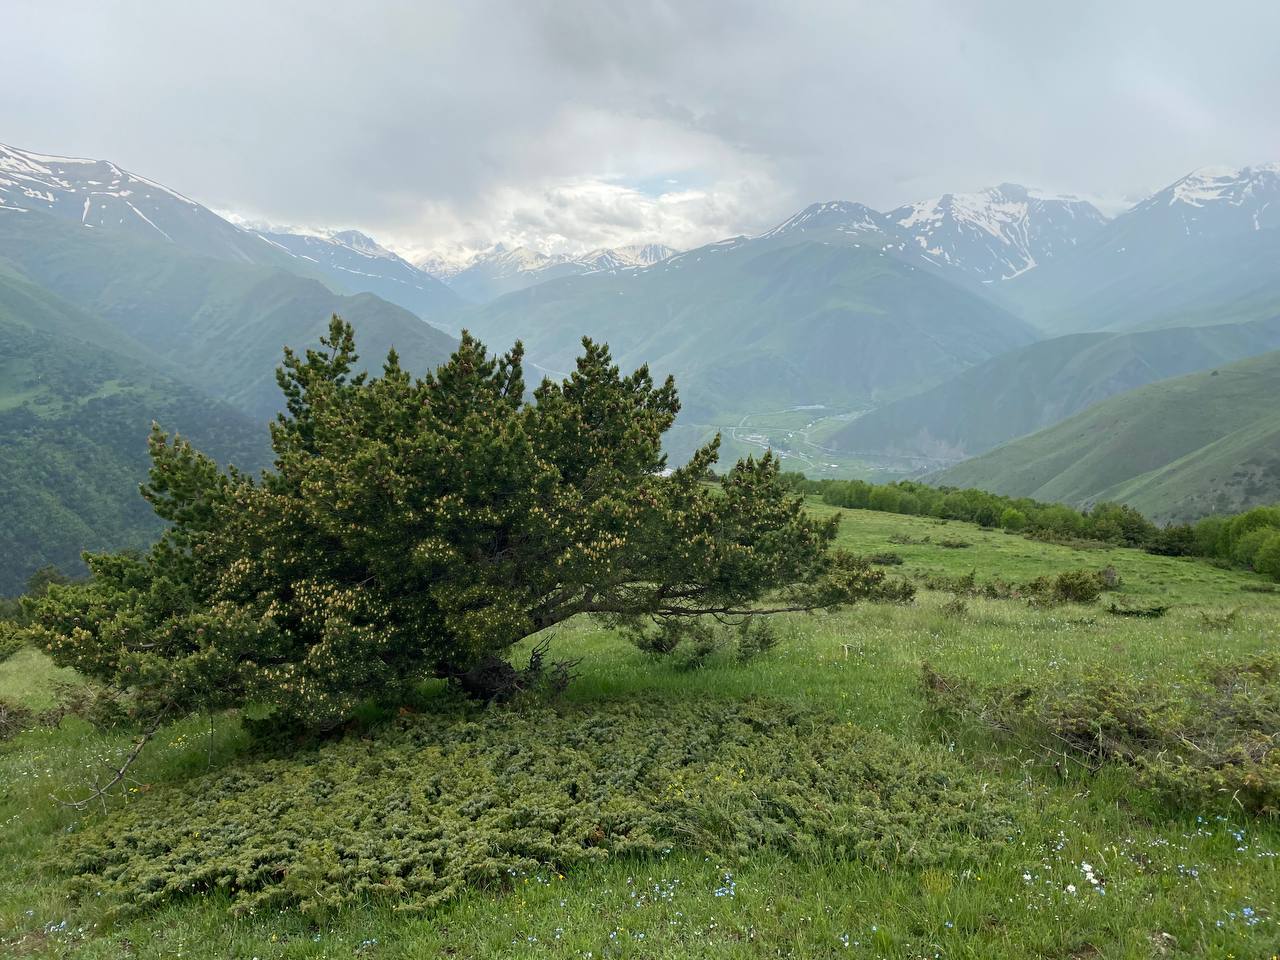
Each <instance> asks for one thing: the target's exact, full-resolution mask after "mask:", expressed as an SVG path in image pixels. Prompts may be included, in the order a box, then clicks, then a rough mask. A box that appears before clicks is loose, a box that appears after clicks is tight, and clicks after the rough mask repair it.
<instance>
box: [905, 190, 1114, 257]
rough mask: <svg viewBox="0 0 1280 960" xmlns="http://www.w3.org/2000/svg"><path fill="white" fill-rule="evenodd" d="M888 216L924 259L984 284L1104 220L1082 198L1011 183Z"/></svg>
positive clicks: (1054, 249)
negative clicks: (969, 275)
mask: <svg viewBox="0 0 1280 960" xmlns="http://www.w3.org/2000/svg"><path fill="white" fill-rule="evenodd" d="M888 218H889V220H890V221H891V222H892V223H893V225H894V226H896V227H897V228H898V229H899V230H902V231H904V232H905V233H907V234H908V235H909V236H910V237H911V238H912V241H913V242H914V243H915V244H916V245H917V246H918V247H919V248H920V250H921V251H922V253H923V254H924V255H925V256H926V257H927V258H928V259H930V260H933V261H934V262H935V263H943V264H947V265H950V266H955V267H960V268H961V269H964V270H966V271H967V272H970V273H974V274H977V275H978V276H979V277H980V278H981V279H982V280H984V281H992V280H1008V279H1012V278H1013V277H1016V276H1018V275H1019V274H1021V273H1025V272H1026V271H1028V270H1030V269H1032V268H1033V267H1035V266H1036V264H1037V263H1039V262H1040V261H1041V260H1043V259H1045V258H1046V257H1051V256H1053V255H1055V254H1056V253H1059V252H1061V251H1062V250H1063V249H1065V248H1068V247H1072V246H1075V245H1077V244H1078V243H1079V242H1080V241H1081V240H1082V239H1084V238H1085V237H1087V236H1090V235H1092V234H1093V233H1095V232H1096V231H1098V230H1100V229H1101V228H1102V227H1103V226H1104V225H1105V224H1106V222H1107V218H1106V217H1105V216H1103V215H1102V213H1101V212H1099V210H1098V209H1097V208H1096V207H1094V206H1093V205H1092V204H1091V203H1089V202H1087V201H1085V200H1081V199H1079V198H1077V197H1073V196H1057V195H1053V194H1045V193H1040V192H1038V191H1033V190H1029V189H1027V188H1026V187H1024V186H1021V185H1020V184H1016V183H1002V184H999V185H998V186H994V187H988V188H987V189H986V190H981V191H978V192H976V193H947V194H943V195H942V196H941V197H936V198H934V199H931V200H921V201H918V202H916V203H912V204H907V205H906V206H903V207H899V208H898V209H896V210H893V211H891V212H890V213H889V214H888Z"/></svg>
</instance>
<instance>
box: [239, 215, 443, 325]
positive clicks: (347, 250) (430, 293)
mask: <svg viewBox="0 0 1280 960" xmlns="http://www.w3.org/2000/svg"><path fill="white" fill-rule="evenodd" d="M254 233H256V234H257V235H258V236H260V237H262V238H263V239H264V240H266V241H267V242H269V243H272V244H274V245H276V246H278V247H280V249H282V250H284V251H285V252H287V253H288V254H290V255H291V256H294V257H299V258H301V259H303V260H307V261H309V262H311V263H313V264H315V265H316V267H318V268H319V269H321V270H323V271H324V272H325V273H326V274H327V275H329V276H331V277H333V278H334V280H336V281H337V282H338V283H339V284H341V285H342V286H344V287H348V288H351V289H353V290H357V291H359V292H362V293H373V294H376V295H377V296H380V297H382V298H383V299H384V300H388V301H390V302H391V303H395V304H398V305H400V306H402V307H404V308H405V309H406V310H409V311H411V312H413V313H416V314H417V315H418V316H419V317H422V318H423V319H438V318H441V317H443V316H445V315H447V314H448V313H450V312H452V311H454V310H456V309H458V308H459V307H461V306H462V300H461V299H460V298H459V297H458V296H457V294H455V293H454V292H453V291H452V290H450V289H449V288H448V287H447V286H446V285H445V284H443V283H441V282H440V281H439V280H437V279H436V278H435V277H432V276H431V275H430V274H428V273H426V272H424V271H422V270H420V269H418V268H417V267H415V266H414V265H413V264H411V263H410V262H409V261H407V260H405V259H404V258H403V257H401V256H399V255H398V254H396V253H393V252H392V251H390V250H388V249H387V248H386V247H384V246H382V244H380V243H378V241H376V240H374V239H373V238H372V237H370V236H368V235H367V234H364V233H361V232H360V231H358V230H335V231H328V232H324V233H320V232H314V233H296V232H288V231H283V230H272V229H255V230H254Z"/></svg>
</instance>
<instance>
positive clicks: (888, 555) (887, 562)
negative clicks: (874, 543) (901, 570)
mask: <svg viewBox="0 0 1280 960" xmlns="http://www.w3.org/2000/svg"><path fill="white" fill-rule="evenodd" d="M866 561H867V563H871V564H875V565H876V566H878V567H900V566H902V562H903V560H902V554H900V553H892V552H889V551H886V552H884V553H872V554H869V555H868V556H867V557H866Z"/></svg>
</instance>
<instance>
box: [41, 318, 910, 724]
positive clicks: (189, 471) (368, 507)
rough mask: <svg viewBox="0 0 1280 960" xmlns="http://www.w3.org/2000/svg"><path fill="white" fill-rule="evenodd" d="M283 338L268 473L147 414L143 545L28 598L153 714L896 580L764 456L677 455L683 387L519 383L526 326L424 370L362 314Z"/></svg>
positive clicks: (421, 673)
mask: <svg viewBox="0 0 1280 960" xmlns="http://www.w3.org/2000/svg"><path fill="white" fill-rule="evenodd" d="M321 342H322V349H319V350H307V351H306V352H305V355H304V356H298V355H296V354H295V353H294V352H293V351H290V350H287V349H286V351H285V359H284V365H283V367H282V368H281V369H280V371H279V372H278V374H277V378H278V380H279V383H280V387H281V389H282V391H283V393H284V399H285V412H284V413H282V414H280V415H279V417H278V418H277V420H276V422H275V423H273V424H272V426H271V438H272V446H273V449H274V452H275V463H274V468H273V469H270V470H268V471H266V472H265V473H264V474H263V475H262V476H261V477H251V476H248V475H245V474H243V473H241V472H238V471H237V470H235V468H234V467H230V468H227V469H222V468H220V467H219V466H218V465H217V464H216V463H214V462H213V461H212V460H211V459H209V458H208V457H206V456H204V455H202V454H201V453H199V452H197V451H196V450H194V449H193V448H192V447H191V445H190V444H189V443H187V442H186V441H185V440H183V439H182V438H181V437H178V436H176V435H175V436H173V437H168V436H166V435H165V434H164V433H162V432H161V431H160V430H159V428H153V431H152V435H151V438H150V449H151V458H152V468H151V473H150V478H149V481H148V482H147V483H146V484H144V485H143V488H142V494H143V496H144V497H145V498H146V499H147V500H148V501H149V502H150V503H151V504H152V506H153V507H154V509H155V511H156V513H157V514H158V515H159V516H160V517H161V518H163V519H164V520H166V521H168V523H169V527H168V529H167V531H166V532H165V533H164V534H163V536H162V537H161V539H160V540H159V541H158V542H157V543H156V545H155V546H154V547H153V548H152V549H151V550H150V551H149V552H148V553H146V554H145V555H137V554H118V555H94V556H90V557H87V558H86V559H87V560H88V562H89V565H90V569H91V570H92V574H93V575H92V578H91V579H90V580H89V581H88V582H87V583H85V584H72V585H67V586H57V585H55V586H53V587H51V588H50V590H49V592H48V595H47V597H46V598H45V599H44V600H42V601H40V602H39V604H38V605H37V609H36V610H35V621H36V624H37V626H36V628H35V629H36V631H37V633H38V636H39V640H40V642H41V643H42V645H44V646H46V648H47V649H48V650H49V651H50V652H51V654H52V656H53V657H54V659H55V660H56V661H57V662H58V663H60V664H64V665H67V666H71V667H74V668H76V669H77V670H80V671H81V672H82V673H85V674H87V675H89V676H92V677H95V678H97V679H99V680H102V681H104V682H106V683H108V684H110V685H112V686H114V687H117V688H124V689H128V690H129V691H130V692H131V695H132V698H133V700H134V702H135V703H136V704H137V706H138V708H139V710H140V711H141V712H142V713H144V714H147V715H150V716H153V717H159V716H174V715H181V714H185V713H188V712H191V711H193V710H199V709H216V708H223V707H230V706H241V705H245V704H250V703H253V704H264V705H267V706H269V707H270V708H272V709H273V711H274V714H275V715H276V716H278V717H280V718H281V719H282V720H285V721H289V722H293V723H298V724H301V725H304V726H307V727H312V728H324V727H328V726H332V725H334V724H337V723H340V722H341V721H342V720H344V719H346V718H347V717H349V716H350V715H351V713H352V711H353V709H354V708H355V707H356V706H357V705H358V704H359V703H361V702H363V701H366V700H368V699H369V698H371V697H372V698H379V699H382V700H391V701H394V700H395V698H397V697H398V696H400V695H401V694H402V693H403V692H404V691H405V690H406V688H407V687H409V686H411V685H413V684H417V683H420V682H421V681H422V680H424V679H426V678H429V677H456V676H458V675H459V674H460V672H461V671H464V670H467V669H469V668H471V667H473V666H474V665H476V664H477V663H479V662H481V661H484V660H485V659H486V658H492V657H495V656H501V655H502V654H503V653H504V652H505V651H507V650H508V648H510V647H511V645H512V644H514V643H516V642H517V641H519V640H520V639H522V638H524V637H527V636H529V635H530V634H533V633H536V632H538V631H540V630H543V629H545V628H547V627H549V626H552V625H554V624H557V623H560V622H562V621H564V620H566V619H568V618H569V617H573V616H575V615H578V614H591V615H597V616H600V617H604V618H607V619H609V620H610V621H611V622H615V623H620V624H623V625H625V626H629V627H630V628H632V629H640V630H643V629H650V630H674V629H678V627H679V625H680V624H682V623H687V622H690V621H693V620H696V619H697V618H704V617H708V616H718V617H722V618H742V617H751V616H762V615H767V614H769V613H776V612H781V611H792V610H815V609H819V608H829V607H835V606H839V605H842V604H846V603H849V602H852V601H855V600H858V599H861V598H866V597H876V596H882V595H886V594H888V593H891V592H892V590H891V588H890V585H889V584H887V583H885V582H884V581H883V574H881V573H880V572H879V571H877V570H875V569H873V568H871V567H869V566H867V565H866V564H865V563H863V562H862V561H859V560H857V559H855V558H853V557H850V556H848V555H846V554H843V553H841V552H839V551H837V550H834V549H833V548H832V541H833V538H834V536H835V531H836V522H835V520H834V519H831V520H819V519H815V518H813V517H811V516H809V515H808V514H807V513H806V512H805V510H804V508H803V506H802V502H801V499H800V498H799V497H798V496H795V495H793V494H791V493H789V492H788V491H787V490H786V488H785V487H784V485H783V484H782V483H781V482H780V479H779V471H778V462H777V461H776V459H775V458H774V457H773V456H772V455H771V454H765V455H764V456H763V457H761V458H760V459H758V460H756V459H750V458H749V459H747V460H745V461H742V462H740V463H738V464H737V465H736V466H734V467H733V468H732V469H731V470H729V471H728V472H727V473H726V474H725V475H724V476H722V477H720V478H719V479H718V480H711V479H709V478H710V468H711V467H712V465H713V464H714V463H715V461H716V455H717V448H718V444H719V440H718V438H717V439H716V440H715V441H713V442H711V443H710V444H708V445H707V446H706V447H704V448H703V449H701V450H699V451H698V452H697V453H696V454H695V455H694V456H693V458H692V459H691V460H690V462H689V463H687V464H686V465H684V466H683V467H680V468H679V469H677V470H674V471H670V472H668V471H666V469H665V467H666V460H665V457H664V456H663V453H662V446H661V441H662V436H663V433H664V432H665V431H666V430H667V429H668V428H669V427H670V426H671V424H672V422H673V421H674V419H675V417H676V414H677V412H678V410H679V401H678V399H677V396H676V389H675V384H674V382H673V381H672V380H671V379H670V378H668V379H667V380H666V382H665V383H662V384H660V385H659V384H655V383H654V380H653V378H652V377H651V376H650V374H649V371H648V369H647V368H645V367H641V368H640V369H639V370H637V371H635V372H634V373H632V374H631V375H629V376H623V375H621V374H620V372H619V370H618V368H617V367H616V366H615V365H614V364H613V362H612V360H611V358H610V354H609V350H608V348H607V347H606V346H604V345H602V344H596V343H593V342H592V341H590V340H589V339H584V340H583V352H582V355H581V357H580V358H579V359H578V361H577V367H576V369H575V370H574V372H573V373H572V374H571V375H570V376H569V377H568V378H566V379H565V380H563V381H562V382H558V383H557V382H553V381H551V380H549V379H547V380H543V382H542V383H541V385H539V386H538V387H537V389H535V390H534V391H533V392H532V394H531V395H529V394H527V393H526V389H525V383H524V379H523V371H522V362H521V361H522V348H521V346H520V344H519V343H517V344H516V345H515V347H514V348H513V349H512V350H511V351H510V352H508V353H507V354H505V355H503V356H501V357H497V356H489V355H488V354H487V353H486V351H485V348H484V346H483V345H482V344H480V343H479V342H478V341H476V340H475V339H474V338H473V337H471V336H470V335H468V334H466V333H464V334H463V335H462V340H461V344H460V345H459V347H458V349H457V352H456V353H454V354H453V356H452V357H451V358H450V359H449V361H448V362H447V363H445V364H444V365H443V366H441V367H440V368H439V369H438V370H436V371H435V372H434V373H431V374H428V375H426V376H424V377H422V378H421V379H415V378H414V377H411V376H410V375H409V374H408V373H406V372H405V371H404V370H403V369H401V367H400V364H399V361H398V359H397V357H396V355H395V353H394V351H393V352H392V353H391V354H390V355H389V356H388V357H387V360H386V362H385V364H384V365H383V368H382V372H381V375H380V376H374V375H370V374H367V373H357V372H355V371H356V369H357V363H356V361H357V357H356V352H355V340H354V333H353V330H352V328H351V327H350V326H349V325H348V324H346V323H344V322H343V321H342V320H341V319H339V318H338V317H334V318H333V321H332V323H331V325H330V329H329V334H328V336H327V337H326V338H325V339H324V340H322V341H321Z"/></svg>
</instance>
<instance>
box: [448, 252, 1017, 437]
mask: <svg viewBox="0 0 1280 960" xmlns="http://www.w3.org/2000/svg"><path fill="white" fill-rule="evenodd" d="M460 323H462V324H463V325H465V326H469V327H470V328H471V329H472V330H473V331H475V332H476V333H477V334H478V335H479V336H481V337H482V338H484V339H486V340H487V341H489V342H491V343H492V344H493V345H494V346H502V345H505V344H508V343H510V342H511V341H513V340H515V339H517V338H520V339H522V340H523V341H524V342H525V345H526V347H527V349H528V355H529V357H530V358H531V359H532V360H533V361H534V362H536V363H537V364H540V365H542V366H543V367H545V368H546V369H548V370H550V371H562V370H565V369H568V368H569V366H570V364H571V363H572V362H573V359H574V357H575V356H576V354H577V352H578V350H579V340H580V338H581V337H582V336H583V335H584V334H585V335H589V336H591V337H593V338H595V339H598V340H605V341H607V342H608V343H609V345H610V346H611V347H612V348H613V351H614V357H615V358H616V359H617V360H618V361H619V362H620V363H622V364H623V365H624V366H634V365H638V364H640V363H643V362H648V363H649V364H650V366H651V367H652V368H653V370H654V372H655V373H661V374H666V373H674V374H675V376H676V380H677V383H678V384H679V386H680V389H681V396H682V398H683V400H684V402H685V409H684V412H683V414H682V416H681V420H682V422H683V423H686V424H690V423H704V424H724V423H728V422H736V421H737V419H738V418H740V417H741V416H742V415H743V414H746V413H755V412H763V411H767V410H774V409H778V408H785V407H792V406H797V405H809V404H821V405H824V406H827V407H832V408H838V409H845V410H847V409H850V408H851V407H854V406H856V405H859V404H862V403H865V402H867V401H868V400H871V399H873V398H884V397H893V396H898V395H902V394H905V393H908V392H912V391H915V390H918V389H921V388H922V387H925V386H928V385H930V384H932V383H936V382H938V381H939V380H942V379H944V378H946V377H947V376H949V375H952V374H954V373H956V372H957V371H959V370H961V369H964V368H965V367H968V366H971V365H973V364H976V363H980V362H982V361H983V360H986V359H988V358H990V357H991V356H994V355H996V354H998V353H1002V352H1004V351H1006V350H1009V349H1011V348H1013V347H1017V346H1021V345H1023V344H1026V343H1028V342H1030V341H1031V340H1032V339H1033V338H1034V334H1033V333H1032V331H1031V330H1030V328H1028V327H1027V326H1026V324H1024V323H1022V322H1021V321H1020V320H1018V319H1017V318H1016V317H1014V316H1012V315H1011V314H1009V313H1007V312H1006V311H1004V310H1003V309H1001V308H999V307H996V306H993V305H992V304H990V303H989V302H987V301H986V300H984V299H983V298H981V297H979V296H977V295H975V294H973V293H971V292H970V291H969V290H967V289H964V288H962V287H960V286H958V285H956V284H953V283H949V282H948V281H946V280H944V279H942V278H940V277H938V276H936V275H934V274H932V273H930V272H928V271H925V270H922V269H919V268H917V267H915V266H913V265H912V264H909V263H906V262H904V261H902V260H901V259H898V258H895V257H891V256H886V255H885V254H884V253H883V252H882V250H881V249H880V247H879V246H877V245H875V244H874V243H866V244H862V245H855V244H852V243H845V244H836V243H824V242H814V241H809V240H806V239H804V238H798V239H790V240H788V241H785V242H784V241H782V240H773V239H761V240H744V239H738V240H733V241H726V242H724V243H719V244H711V245H709V246H707V247H702V248H700V249H697V250H692V251H690V252H688V253H684V254H680V255H678V256H675V257H671V258H670V259H668V260H664V261H662V262H661V263H659V264H656V265H654V266H652V267H649V268H646V269H639V270H619V271H609V272H602V273H598V274H589V275H586V276H580V277H569V278H565V279H561V280H555V281H551V282H548V283H544V284H540V285H538V286H536V287H533V288H530V289H528V290H524V291H520V292H518V293H514V294H510V295H508V296H505V297H502V298H500V299H499V300H497V301H494V302H493V303H490V304H487V305H485V306H483V307H480V308H477V309H474V310H471V311H469V312H467V313H465V314H463V315H462V316H461V319H460Z"/></svg>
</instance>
